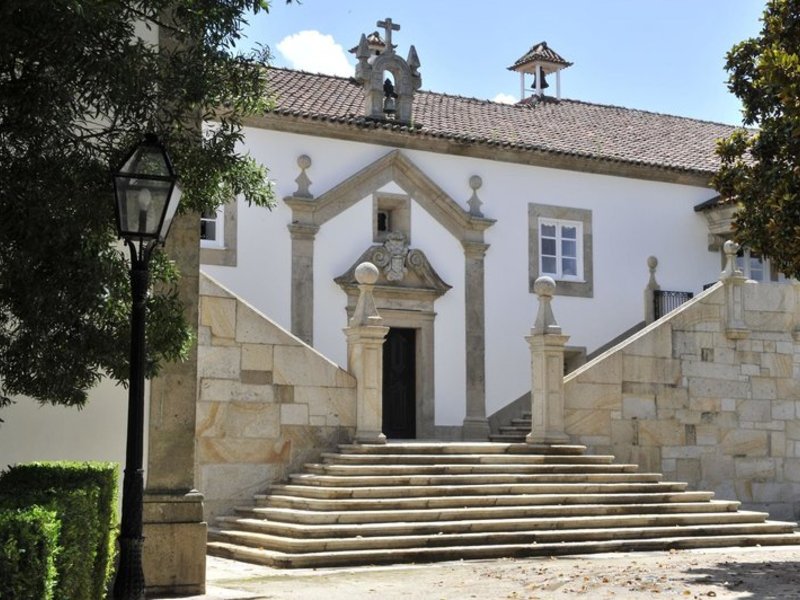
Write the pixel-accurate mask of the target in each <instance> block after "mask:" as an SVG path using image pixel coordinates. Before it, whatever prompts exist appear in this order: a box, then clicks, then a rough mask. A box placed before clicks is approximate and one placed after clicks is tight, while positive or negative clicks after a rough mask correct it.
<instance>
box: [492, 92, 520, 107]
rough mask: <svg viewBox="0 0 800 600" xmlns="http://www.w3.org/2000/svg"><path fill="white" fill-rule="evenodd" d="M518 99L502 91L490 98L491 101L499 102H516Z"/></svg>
mask: <svg viewBox="0 0 800 600" xmlns="http://www.w3.org/2000/svg"><path fill="white" fill-rule="evenodd" d="M518 101H519V99H518V98H516V97H515V96H512V95H511V94H504V93H502V92H501V93H499V94H497V96H495V97H494V98H492V102H499V103H500V104H516V103H517V102H518Z"/></svg>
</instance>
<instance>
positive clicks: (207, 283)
mask: <svg viewBox="0 0 800 600" xmlns="http://www.w3.org/2000/svg"><path fill="white" fill-rule="evenodd" d="M198 338H199V339H198V377H199V380H200V384H199V398H198V402H197V471H198V474H199V476H198V486H199V489H201V490H202V491H203V493H204V495H205V511H206V518H207V519H209V520H210V519H212V518H213V517H214V516H216V515H220V514H224V513H226V512H230V511H231V509H232V508H233V507H234V506H237V505H242V504H247V503H250V502H251V501H252V496H253V494H254V493H259V492H263V491H264V490H266V489H267V488H268V487H269V485H270V484H271V483H274V482H277V481H280V480H281V479H283V478H284V477H286V476H287V475H288V474H289V473H291V472H294V471H298V470H299V468H300V466H301V465H302V464H303V463H305V462H308V461H314V460H317V459H318V458H319V453H320V452H322V451H326V450H332V449H334V448H335V447H336V444H338V443H343V442H349V441H351V440H352V437H353V434H354V431H355V386H356V382H355V379H354V378H353V377H352V376H351V375H350V374H349V373H347V372H346V371H345V370H343V369H341V368H340V367H338V366H337V365H335V364H334V363H332V362H331V361H329V360H328V359H327V358H325V357H324V356H322V355H321V354H319V353H318V352H317V351H316V350H314V349H313V348H311V347H310V346H308V345H306V344H305V343H303V342H302V341H301V340H300V339H298V338H297V337H295V336H293V335H292V334H290V333H289V332H287V331H285V330H284V329H282V328H281V327H280V326H278V325H276V324H275V323H273V322H272V321H270V320H269V319H268V318H267V317H265V316H264V315H263V314H261V313H259V312H258V311H256V310H255V309H254V308H252V307H251V306H249V305H248V304H247V303H246V302H244V301H243V300H241V299H240V298H237V297H236V296H234V295H233V294H232V293H230V292H228V291H227V290H226V289H225V288H223V287H222V286H221V285H219V284H218V283H216V282H215V281H214V280H213V279H211V278H210V277H208V276H206V275H202V276H201V280H200V322H199V330H198Z"/></svg>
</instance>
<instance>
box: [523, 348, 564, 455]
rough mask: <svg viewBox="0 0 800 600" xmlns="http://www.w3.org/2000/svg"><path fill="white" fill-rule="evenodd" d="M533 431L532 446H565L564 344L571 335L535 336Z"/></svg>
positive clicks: (528, 438) (532, 391) (532, 369)
mask: <svg viewBox="0 0 800 600" xmlns="http://www.w3.org/2000/svg"><path fill="white" fill-rule="evenodd" d="M527 339H528V343H529V344H530V347H531V432H530V433H529V434H528V435H527V437H526V438H525V441H526V442H528V443H529V444H564V443H567V442H568V441H569V437H568V436H567V434H566V433H565V431H564V345H565V344H566V343H567V340H568V339H569V336H568V335H553V334H548V335H531V336H530V337H528V338H527Z"/></svg>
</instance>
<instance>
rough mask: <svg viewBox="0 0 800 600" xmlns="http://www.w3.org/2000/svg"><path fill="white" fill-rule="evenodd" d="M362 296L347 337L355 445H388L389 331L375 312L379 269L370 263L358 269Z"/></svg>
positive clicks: (346, 333)
mask: <svg viewBox="0 0 800 600" xmlns="http://www.w3.org/2000/svg"><path fill="white" fill-rule="evenodd" d="M355 276H356V281H357V282H358V289H359V291H360V294H359V296H358V303H357V304H356V308H355V310H354V311H353V316H352V318H351V319H350V323H349V327H347V328H346V329H345V330H344V332H345V335H347V369H348V371H350V373H351V374H352V375H353V377H355V378H356V441H357V442H360V443H364V444H385V443H386V436H385V435H384V434H383V432H382V429H383V342H384V340H385V338H386V334H387V333H388V332H389V328H388V327H384V326H383V325H381V323H382V322H383V319H382V318H381V316H380V315H379V314H378V310H377V309H376V308H375V299H374V298H373V296H372V289H373V288H374V286H375V282H376V281H378V268H377V267H376V266H375V265H373V264H372V263H369V262H364V263H361V264H360V265H358V266H357V267H356V271H355Z"/></svg>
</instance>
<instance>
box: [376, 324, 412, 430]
mask: <svg viewBox="0 0 800 600" xmlns="http://www.w3.org/2000/svg"><path fill="white" fill-rule="evenodd" d="M416 333H417V332H416V330H415V329H403V328H399V327H392V328H391V329H389V333H388V335H387V336H386V341H385V342H384V344H383V433H384V434H386V437H387V438H394V439H414V438H415V437H416V436H417V422H416V419H417V410H416V408H417V398H416V388H417V378H416V364H415V362H416V354H417V352H416V346H417V344H416V337H417V336H416Z"/></svg>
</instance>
